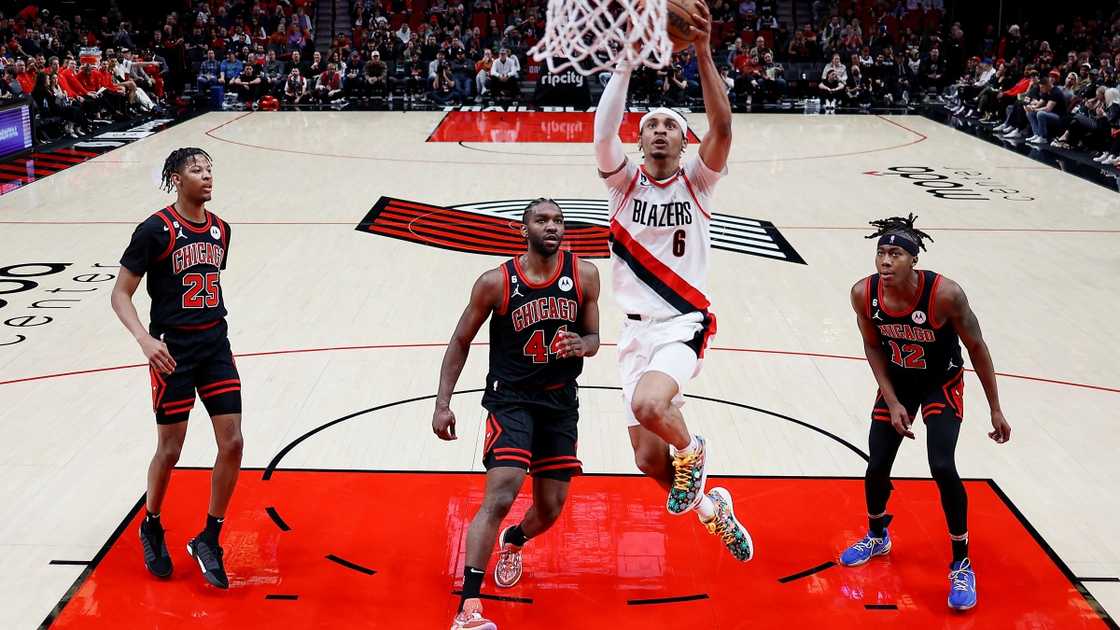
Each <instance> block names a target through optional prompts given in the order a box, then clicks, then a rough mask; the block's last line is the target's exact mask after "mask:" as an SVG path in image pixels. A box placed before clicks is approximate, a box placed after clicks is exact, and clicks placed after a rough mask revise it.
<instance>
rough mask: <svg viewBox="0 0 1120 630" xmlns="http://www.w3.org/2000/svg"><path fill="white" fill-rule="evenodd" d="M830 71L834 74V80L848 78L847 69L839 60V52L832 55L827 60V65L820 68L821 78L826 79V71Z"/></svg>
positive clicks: (843, 80) (842, 80) (845, 79)
mask: <svg viewBox="0 0 1120 630" xmlns="http://www.w3.org/2000/svg"><path fill="white" fill-rule="evenodd" d="M830 72H831V73H833V74H835V75H836V80H837V81H840V82H841V83H843V82H845V81H847V80H848V69H847V68H845V67H844V64H843V63H842V62H841V61H840V55H839V53H837V54H834V55H832V61H830V62H828V65H826V66H825V67H824V69H823V70H821V78H822V79H826V80H827V79H828V73H830Z"/></svg>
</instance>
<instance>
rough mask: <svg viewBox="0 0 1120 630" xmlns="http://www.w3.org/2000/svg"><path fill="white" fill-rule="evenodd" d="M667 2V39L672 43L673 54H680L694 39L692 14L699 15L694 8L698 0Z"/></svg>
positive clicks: (672, 0)
mask: <svg viewBox="0 0 1120 630" xmlns="http://www.w3.org/2000/svg"><path fill="white" fill-rule="evenodd" d="M668 2H669V6H668V9H669V24H668V31H669V39H670V40H672V41H673V52H680V51H682V50H684V49H685V48H688V46H689V44H691V43H692V40H694V39H696V28H695V26H693V23H692V14H693V13H696V14H697V15H699V14H700V11H699V10H698V9H697V8H696V5H697V4H699V2H700V0H668Z"/></svg>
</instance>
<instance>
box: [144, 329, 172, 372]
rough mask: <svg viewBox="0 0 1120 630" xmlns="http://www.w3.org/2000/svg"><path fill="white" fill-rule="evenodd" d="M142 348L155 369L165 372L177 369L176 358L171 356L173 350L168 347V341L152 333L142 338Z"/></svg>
mask: <svg viewBox="0 0 1120 630" xmlns="http://www.w3.org/2000/svg"><path fill="white" fill-rule="evenodd" d="M140 349H141V350H143V351H144V356H145V357H147V359H148V363H149V364H151V366H152V367H154V368H155V369H157V370H159V371H160V372H162V373H164V374H170V373H172V372H174V371H175V359H174V357H172V356H171V351H170V350H168V349H167V344H166V343H164V342H162V341H160V340H159V339H156V338H155V337H153V336H151V335H144V336H143V337H142V338H141V339H140Z"/></svg>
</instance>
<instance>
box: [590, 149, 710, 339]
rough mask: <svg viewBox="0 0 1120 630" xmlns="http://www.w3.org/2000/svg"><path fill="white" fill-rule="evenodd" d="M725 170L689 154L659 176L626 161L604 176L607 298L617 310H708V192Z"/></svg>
mask: <svg viewBox="0 0 1120 630" xmlns="http://www.w3.org/2000/svg"><path fill="white" fill-rule="evenodd" d="M726 173H727V169H726V168H725V169H724V170H723V172H722V173H717V172H715V171H713V170H712V169H710V168H708V166H707V165H706V164H704V161H703V160H701V159H700V156H699V155H693V156H692V157H689V158H687V159H686V160H685V161H684V165H683V168H681V170H680V171H678V172H677V174H676V175H673V176H672V177H670V178H669V179H667V180H664V181H657V180H655V179H653V177H651V176H649V175H648V174H647V173H646V171H645V168H644V167H643V166H639V165H637V164H635V163H634V162H633V161H630V160H627V162H626V166H625V167H624V168H622V169H621V170H619V172H617V173H615V174H614V175H611V176H610V177H609V178H607V179H606V184H607V188H608V189H609V190H610V208H611V270H612V275H613V279H614V297H615V300H616V301H617V302H618V305H619V307H620V308H621V309H622V311H623V312H624V313H629V314H635V315H644V316H647V317H653V318H659V319H660V318H669V317H675V316H677V315H680V314H682V313H689V312H692V311H706V310H707V309H708V306H709V301H708V255H709V252H710V251H711V236H710V233H709V228H710V225H711V218H712V215H711V198H712V193H713V191H714V189H715V184H716V182H718V181H719V180H720V178H721V177H723V176H724V175H725V174H726Z"/></svg>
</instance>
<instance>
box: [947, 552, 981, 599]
mask: <svg viewBox="0 0 1120 630" xmlns="http://www.w3.org/2000/svg"><path fill="white" fill-rule="evenodd" d="M949 583H950V584H952V588H951V589H950V590H949V608H952V609H954V610H968V609H969V608H972V607H973V606H975V605H976V573H975V572H974V571H973V570H972V563H971V562H969V561H968V558H965V559H964V560H961V561H960V562H954V563H953V564H951V565H950V566H949Z"/></svg>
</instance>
